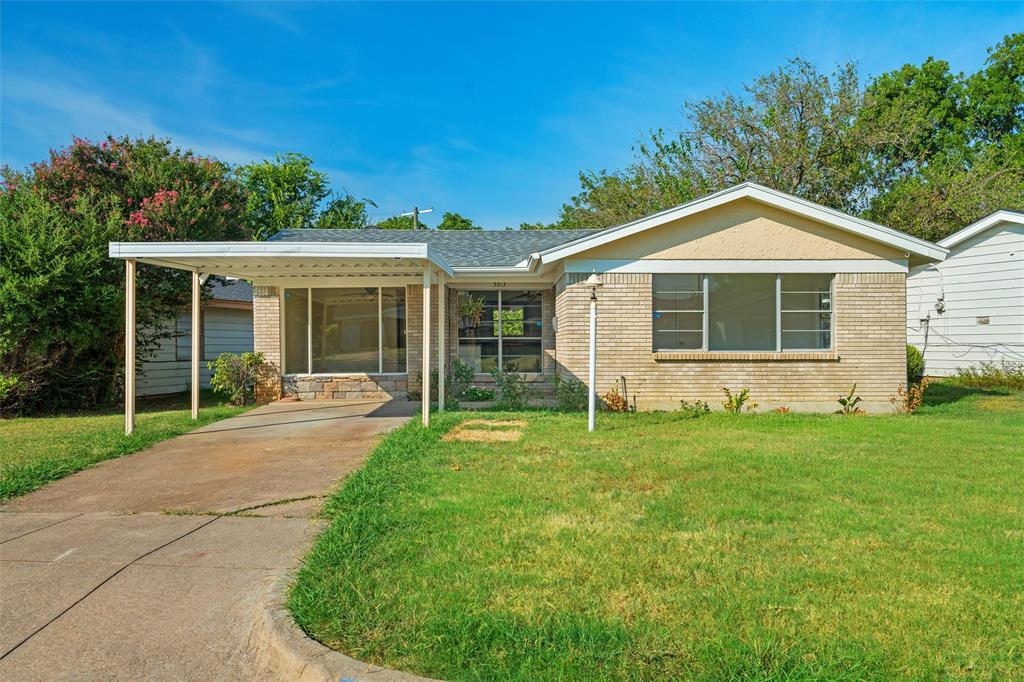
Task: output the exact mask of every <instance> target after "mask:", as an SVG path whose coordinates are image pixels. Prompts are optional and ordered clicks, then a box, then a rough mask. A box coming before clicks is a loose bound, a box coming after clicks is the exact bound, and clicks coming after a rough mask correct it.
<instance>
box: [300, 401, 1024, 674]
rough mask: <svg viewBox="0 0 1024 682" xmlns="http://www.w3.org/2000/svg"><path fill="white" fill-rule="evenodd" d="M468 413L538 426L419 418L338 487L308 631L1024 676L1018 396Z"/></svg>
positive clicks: (483, 667) (1023, 440)
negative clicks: (908, 412) (687, 414)
mask: <svg viewBox="0 0 1024 682" xmlns="http://www.w3.org/2000/svg"><path fill="white" fill-rule="evenodd" d="M472 416H473V417H477V418H478V417H481V416H483V417H485V418H491V419H498V418H518V419H523V420H525V421H526V422H527V425H526V427H525V429H524V434H523V436H522V438H521V439H520V440H518V441H515V442H508V441H506V442H493V443H473V442H444V441H441V440H440V439H441V436H442V435H443V434H444V433H445V432H447V431H449V430H450V429H451V428H452V427H453V426H454V425H456V424H457V423H458V422H460V421H462V420H465V419H467V418H469V417H470V415H467V413H448V414H445V415H438V416H436V417H435V419H434V421H433V423H432V426H431V428H430V430H429V431H424V430H422V429H421V428H420V427H419V426H418V425H416V424H411V425H409V426H406V427H404V428H402V429H400V430H399V431H397V432H395V433H393V434H392V435H391V436H389V437H388V438H387V439H386V440H385V441H383V442H382V444H381V445H380V446H379V447H378V448H377V450H376V451H375V453H374V454H373V455H372V456H371V458H370V460H369V461H368V463H367V465H366V466H365V467H364V468H363V469H362V470H360V471H359V472H358V473H356V474H354V475H352V476H351V477H349V478H348V479H347V480H346V482H345V483H344V484H343V486H342V488H341V489H340V490H339V491H338V492H337V493H336V494H335V495H334V497H333V498H332V499H331V500H330V502H329V503H328V505H327V506H326V508H325V509H326V513H327V514H328V515H329V517H330V519H331V523H330V526H329V528H328V529H327V530H326V531H325V532H324V533H323V534H322V535H321V537H320V539H319V540H318V542H317V544H316V546H315V547H314V549H313V551H312V553H311V555H310V556H309V557H308V559H307V563H306V565H305V567H304V568H303V569H302V571H301V572H300V574H299V576H298V579H297V583H296V585H295V587H294V589H293V592H292V595H291V604H290V605H291V608H292V611H293V613H294V615H295V617H296V619H297V620H298V622H299V624H300V625H301V626H302V627H303V628H304V629H305V630H306V631H307V632H309V633H310V634H311V635H312V636H314V637H316V638H317V639H319V640H321V641H323V642H325V643H327V644H329V645H330V646H332V647H334V648H336V649H339V650H341V651H344V652H346V653H348V654H350V655H352V656H355V657H356V658H359V659H361V660H364V661H368V662H373V663H379V664H383V665H387V666H391V667H396V668H400V669H403V670H407V671H411V672H416V673H420V674H426V675H430V676H434V677H441V678H445V679H452V680H467V679H468V680H474V679H488V680H506V679H517V680H542V679H558V680H599V679H616V680H620V679H626V680H634V679H635V680H641V679H642V680H647V679H659V680H673V679H700V680H762V679H772V680H800V679H829V680H862V679H878V680H882V679H885V680H889V679H941V678H953V679H958V678H965V679H982V680H1006V679H1024V394H1021V393H1016V394H1007V393H1001V394H1000V393H995V392H992V393H986V392H980V391H971V390H965V389H956V388H953V387H951V386H948V385H933V386H932V387H931V388H930V389H929V397H928V405H927V406H926V407H924V408H922V409H921V410H920V411H919V412H918V414H916V415H913V416H897V415H892V416H871V417H869V416H856V417H841V416H824V415H821V416H817V415H798V414H787V415H778V414H765V415H746V414H744V415H739V416H732V415H725V414H714V415H711V416H708V417H704V418H701V419H696V420H685V419H681V418H679V417H677V416H674V415H671V414H646V415H600V416H599V421H598V428H599V430H598V431H597V432H596V433H595V434H593V435H588V434H587V433H586V431H585V429H586V417H585V416H584V415H560V414H551V413H542V412H527V413H519V414H498V413H488V414H484V415H480V414H476V415H472ZM492 430H493V431H501V430H507V429H502V428H500V427H496V428H493V429H492Z"/></svg>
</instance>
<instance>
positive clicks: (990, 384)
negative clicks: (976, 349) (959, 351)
mask: <svg viewBox="0 0 1024 682" xmlns="http://www.w3.org/2000/svg"><path fill="white" fill-rule="evenodd" d="M953 381H954V382H955V383H957V384H960V385H961V386H969V387H971V388H1010V389H1014V390H1018V391H1020V390H1024V362H1009V361H1006V360H1004V361H1003V362H1001V363H999V364H996V363H994V362H982V363H980V364H979V365H978V366H977V367H961V368H959V369H957V370H956V376H954V377H953Z"/></svg>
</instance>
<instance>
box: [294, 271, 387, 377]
mask: <svg viewBox="0 0 1024 682" xmlns="http://www.w3.org/2000/svg"><path fill="white" fill-rule="evenodd" d="M284 347H285V348H284V350H285V352H284V355H285V372H286V373H289V374H349V373H358V374H362V373H365V374H377V373H403V372H405V371H406V366H405V288H404V287H357V288H317V289H285V291H284Z"/></svg>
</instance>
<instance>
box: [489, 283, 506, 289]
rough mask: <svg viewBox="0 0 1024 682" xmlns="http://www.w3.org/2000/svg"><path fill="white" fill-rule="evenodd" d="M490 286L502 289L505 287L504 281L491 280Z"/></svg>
mask: <svg viewBox="0 0 1024 682" xmlns="http://www.w3.org/2000/svg"><path fill="white" fill-rule="evenodd" d="M491 286H492V287H494V288H495V289H504V288H505V283H504V282H491Z"/></svg>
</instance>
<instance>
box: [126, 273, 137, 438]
mask: <svg viewBox="0 0 1024 682" xmlns="http://www.w3.org/2000/svg"><path fill="white" fill-rule="evenodd" d="M134 431H135V261H134V260H133V259H131V258H129V259H128V260H126V261H125V262H124V432H125V435H127V436H130V435H132V433H133V432H134Z"/></svg>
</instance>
